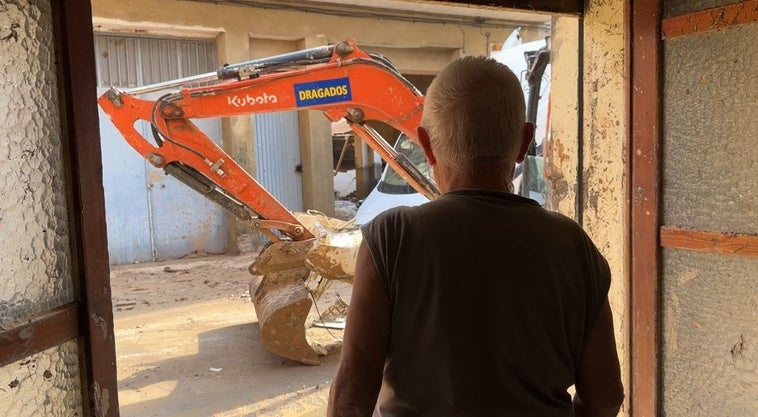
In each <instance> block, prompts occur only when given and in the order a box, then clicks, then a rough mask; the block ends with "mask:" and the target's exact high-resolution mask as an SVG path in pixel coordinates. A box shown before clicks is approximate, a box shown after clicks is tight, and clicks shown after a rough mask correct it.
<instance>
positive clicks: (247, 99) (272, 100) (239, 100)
mask: <svg viewBox="0 0 758 417" xmlns="http://www.w3.org/2000/svg"><path fill="white" fill-rule="evenodd" d="M278 102H279V99H277V98H276V96H274V95H269V94H266V93H263V94H261V95H259V96H251V95H250V94H246V95H245V96H244V97H240V96H231V97H227V98H226V103H227V104H229V105H230V106H234V107H249V106H255V105H260V104H276V103H278Z"/></svg>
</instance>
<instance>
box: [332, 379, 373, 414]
mask: <svg viewBox="0 0 758 417" xmlns="http://www.w3.org/2000/svg"><path fill="white" fill-rule="evenodd" d="M329 394H330V395H329V405H328V407H327V417H367V416H370V415H371V414H372V413H373V411H374V404H375V403H376V400H373V401H372V400H371V399H370V398H368V396H366V395H362V393H356V392H351V391H350V390H342V389H335V387H334V386H332V390H331V392H330V393H329Z"/></svg>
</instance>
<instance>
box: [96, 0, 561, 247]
mask: <svg viewBox="0 0 758 417" xmlns="http://www.w3.org/2000/svg"><path fill="white" fill-rule="evenodd" d="M158 4H160V6H159V7H158V6H157V5H158ZM346 7H348V6H346ZM349 7H353V8H354V7H355V6H349ZM92 8H93V16H94V27H95V30H98V31H125V32H128V33H150V34H158V35H160V34H165V35H174V36H193V37H208V38H215V39H217V41H218V49H219V55H220V56H219V60H220V62H229V63H233V62H240V61H245V60H248V59H251V58H252V57H256V56H258V57H259V56H264V55H268V54H269V53H270V52H275V53H281V52H285V51H283V50H282V49H290V50H292V49H300V48H304V47H312V46H317V45H325V44H328V43H332V42H336V41H339V40H342V39H345V38H348V37H351V38H354V39H356V40H357V41H358V43H359V45H361V47H362V48H364V49H365V50H368V51H375V52H381V53H384V54H386V55H387V56H388V57H389V58H390V59H391V60H392V61H393V63H394V64H395V65H396V66H397V67H398V69H400V71H401V72H403V73H408V74H435V73H436V72H437V71H439V70H440V69H441V68H442V67H444V65H445V64H447V62H449V61H450V60H452V59H454V58H456V57H458V56H460V55H461V54H469V55H486V54H487V53H488V48H489V44H490V43H500V42H503V41H504V40H505V38H506V37H507V36H508V35H509V34H510V32H511V31H512V30H513V29H514V28H515V27H516V25H513V26H504V27H502V28H486V29H483V28H479V27H474V26H465V25H458V24H456V25H445V24H432V23H408V22H399V21H393V20H378V19H368V18H353V17H337V16H328V15H320V14H315V13H302V12H295V11H283V10H268V9H259V8H253V7H243V6H230V5H214V4H207V3H196V2H182V1H161V2H160V3H156V2H155V1H152V0H128V1H125V0H93V2H92ZM523 26H524V27H523V29H522V32H521V33H522V37H523V39H524V40H525V41H529V40H533V39H537V38H542V37H544V36H545V35H547V34H548V31H547V30H546V28H545V27H533V26H529V25H523ZM252 124H253V121H252V120H251V118H250V117H235V118H229V119H228V120H225V121H224V124H223V128H224V138H225V141H224V146H225V148H226V149H227V151H228V152H230V154H231V155H232V156H233V157H235V159H236V160H237V161H239V162H240V163H241V164H242V166H243V167H244V168H245V169H247V170H248V171H249V172H251V173H252V174H253V175H255V146H254V143H253V142H252V141H250V139H249V138H252V137H253V125H252ZM300 131H301V135H302V136H301V141H302V146H301V157H302V158H303V203H304V206H305V208H306V209H316V210H319V211H322V212H324V213H327V214H329V213H333V210H334V191H333V190H334V185H333V183H332V180H333V179H332V172H331V170H332V166H331V161H332V149H331V140H330V130H329V124H328V123H327V122H326V119H325V118H324V117H322V116H321V115H320V114H318V113H315V112H311V113H307V112H303V114H301V116H300ZM230 224H234V222H230ZM238 229H239V230H238ZM242 229H244V225H241V224H237V225H236V226H235V227H234V230H232V231H231V232H230V236H229V239H230V245H229V246H230V247H231V246H234V245H235V244H236V239H235V237H236V235H237V234H238V233H239V232H241V231H242V232H243V231H244V230H242Z"/></svg>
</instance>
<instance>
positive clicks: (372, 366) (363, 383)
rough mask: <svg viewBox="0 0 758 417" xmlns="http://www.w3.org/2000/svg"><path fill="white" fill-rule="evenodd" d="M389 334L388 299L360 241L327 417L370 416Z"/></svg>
mask: <svg viewBox="0 0 758 417" xmlns="http://www.w3.org/2000/svg"><path fill="white" fill-rule="evenodd" d="M389 332H390V307H389V298H388V296H387V293H386V291H385V290H384V287H382V285H381V283H380V278H379V274H378V273H377V271H376V267H375V266H374V261H373V259H372V258H371V254H370V252H369V250H368V246H366V242H365V241H364V242H363V243H362V244H361V247H360V248H359V250H358V258H357V260H356V265H355V279H354V282H353V294H352V298H351V300H350V307H349V309H348V313H347V323H346V328H345V337H344V341H343V344H342V356H341V359H340V365H339V368H338V370H337V376H336V377H335V379H334V382H332V387H331V392H330V393H329V407H328V411H327V414H328V416H329V417H368V416H371V414H372V413H373V410H374V406H375V405H376V399H377V396H378V395H379V389H380V388H381V384H382V375H383V372H384V360H385V357H386V354H387V344H388V343H389Z"/></svg>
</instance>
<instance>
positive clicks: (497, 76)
mask: <svg viewBox="0 0 758 417" xmlns="http://www.w3.org/2000/svg"><path fill="white" fill-rule="evenodd" d="M525 107H526V106H525V104H524V92H523V90H522V87H521V83H520V82H519V79H518V77H516V75H514V74H513V72H512V71H511V70H510V69H509V68H508V67H507V66H505V65H503V64H500V63H499V62H497V61H495V60H494V59H491V58H486V57H473V56H467V57H463V58H459V59H457V60H456V61H453V62H452V63H450V64H449V65H448V66H447V67H445V69H443V70H442V72H441V73H440V74H439V75H438V76H437V77H436V78H435V79H434V81H432V84H431V85H430V86H429V90H428V92H427V96H426V99H425V103H424V112H423V116H422V120H421V125H422V126H423V127H424V129H426V131H427V132H428V133H429V137H430V139H431V145H432V150H433V151H434V154H435V156H436V158H437V159H438V160H439V162H441V163H443V164H444V165H446V166H447V167H449V168H450V169H452V170H454V172H472V173H473V172H476V171H477V169H476V168H477V166H478V165H479V164H482V163H487V161H492V162H500V163H502V162H503V161H508V162H515V159H516V155H517V153H518V149H519V147H520V144H521V138H522V132H523V128H524V121H525V117H526V115H525Z"/></svg>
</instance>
